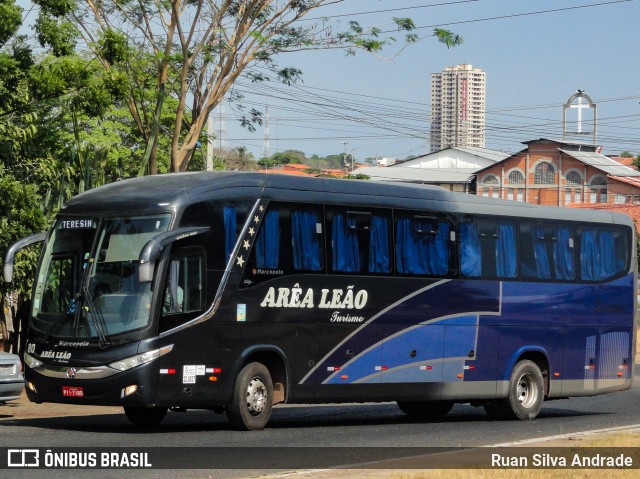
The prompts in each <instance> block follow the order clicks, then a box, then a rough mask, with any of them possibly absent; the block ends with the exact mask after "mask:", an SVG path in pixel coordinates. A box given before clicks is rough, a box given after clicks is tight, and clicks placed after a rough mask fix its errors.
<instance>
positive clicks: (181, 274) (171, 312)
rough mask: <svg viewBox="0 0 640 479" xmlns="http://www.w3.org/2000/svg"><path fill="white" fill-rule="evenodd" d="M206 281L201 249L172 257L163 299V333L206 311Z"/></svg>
mask: <svg viewBox="0 0 640 479" xmlns="http://www.w3.org/2000/svg"><path fill="white" fill-rule="evenodd" d="M204 281H205V260H204V251H203V250H202V249H201V248H187V249H185V250H183V251H178V252H177V253H176V254H174V255H172V258H171V262H170V263H169V268H168V271H167V280H166V282H165V288H164V293H163V296H162V319H161V321H160V328H161V330H162V331H166V330H168V329H171V328H172V327H175V326H178V325H179V324H180V323H182V322H184V321H188V320H189V319H192V318H193V317H195V316H196V315H197V314H198V313H201V312H203V311H204V308H205V285H204ZM185 315H186V316H185Z"/></svg>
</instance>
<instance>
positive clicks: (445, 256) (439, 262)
mask: <svg viewBox="0 0 640 479" xmlns="http://www.w3.org/2000/svg"><path fill="white" fill-rule="evenodd" d="M425 226H426V225H425ZM437 226H438V233H437V234H435V235H432V234H426V235H425V234H423V235H422V238H421V239H422V240H423V242H425V243H426V245H425V246H426V250H427V274H437V275H440V276H443V275H445V274H447V273H448V272H449V223H448V222H446V221H439V222H438V224H437Z"/></svg>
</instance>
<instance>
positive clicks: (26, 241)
mask: <svg viewBox="0 0 640 479" xmlns="http://www.w3.org/2000/svg"><path fill="white" fill-rule="evenodd" d="M46 238H47V233H46V232H44V231H43V232H42V233H36V234H34V235H31V236H27V237H26V238H22V239H21V240H18V241H16V242H15V243H13V244H12V245H11V247H10V248H9V249H8V250H7V254H6V255H5V257H4V266H3V267H2V279H3V280H4V282H5V283H11V281H13V263H14V261H15V259H16V254H17V253H18V251H20V250H21V249H24V248H26V247H27V246H30V245H32V244H35V243H40V242H42V241H44V240H45V239H46Z"/></svg>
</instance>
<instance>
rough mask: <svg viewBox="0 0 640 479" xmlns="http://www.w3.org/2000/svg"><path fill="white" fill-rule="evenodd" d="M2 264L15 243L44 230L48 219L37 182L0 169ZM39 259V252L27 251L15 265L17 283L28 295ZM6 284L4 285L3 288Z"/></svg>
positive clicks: (21, 290) (19, 288) (0, 256)
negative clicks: (16, 176) (18, 177)
mask: <svg viewBox="0 0 640 479" xmlns="http://www.w3.org/2000/svg"><path fill="white" fill-rule="evenodd" d="M0 191H2V195H0V263H2V261H3V260H4V255H5V253H6V251H7V249H8V248H9V246H11V245H12V244H13V243H15V242H16V241H17V240H19V239H20V238H23V237H25V236H28V235H30V234H32V233H36V232H39V231H42V230H43V229H44V228H45V226H46V220H45V217H44V214H43V212H42V208H41V204H40V200H41V199H40V197H39V196H38V192H37V188H36V187H35V186H34V185H28V184H25V183H24V182H22V181H19V180H17V179H16V178H14V177H13V176H12V175H10V174H8V173H7V172H5V171H2V170H0ZM36 261H37V252H36V251H33V250H29V251H26V254H23V255H20V256H18V261H16V265H15V270H14V271H15V272H14V277H15V281H14V283H15V285H16V286H17V287H18V290H19V291H20V292H21V293H23V294H26V293H28V292H29V291H30V290H31V281H30V278H31V277H32V275H31V272H32V268H33V267H34V265H35V262H36ZM5 288H6V286H2V290H3V291H4V290H5Z"/></svg>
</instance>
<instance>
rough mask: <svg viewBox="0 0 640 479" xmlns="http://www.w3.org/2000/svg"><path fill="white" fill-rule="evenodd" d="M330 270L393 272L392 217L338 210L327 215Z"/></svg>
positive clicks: (375, 213)
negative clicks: (390, 226)
mask: <svg viewBox="0 0 640 479" xmlns="http://www.w3.org/2000/svg"><path fill="white" fill-rule="evenodd" d="M327 224H328V225H329V228H330V232H331V233H330V237H331V248H330V251H329V253H330V255H331V270H332V271H334V272H344V273H374V274H378V273H379V274H384V273H389V272H390V271H391V258H390V247H389V216H388V215H385V214H383V213H378V212H374V213H372V212H370V211H350V210H336V211H333V212H331V213H328V214H327Z"/></svg>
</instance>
